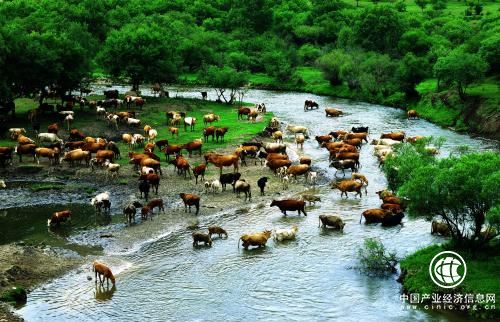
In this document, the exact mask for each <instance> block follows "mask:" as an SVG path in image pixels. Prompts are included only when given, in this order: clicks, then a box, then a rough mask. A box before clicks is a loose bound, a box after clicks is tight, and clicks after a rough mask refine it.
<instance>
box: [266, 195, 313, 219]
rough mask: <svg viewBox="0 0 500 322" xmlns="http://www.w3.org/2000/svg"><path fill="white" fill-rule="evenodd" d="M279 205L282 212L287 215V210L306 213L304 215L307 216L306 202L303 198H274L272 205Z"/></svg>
mask: <svg viewBox="0 0 500 322" xmlns="http://www.w3.org/2000/svg"><path fill="white" fill-rule="evenodd" d="M273 206H277V207H278V208H279V209H280V210H281V212H282V213H283V214H284V215H285V216H286V212H287V211H295V210H297V211H298V212H299V216H300V212H303V213H304V216H307V213H306V211H305V206H306V202H305V201H304V200H301V199H284V200H273V201H272V202H271V205H270V207H273Z"/></svg>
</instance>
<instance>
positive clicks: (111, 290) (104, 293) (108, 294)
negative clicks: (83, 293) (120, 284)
mask: <svg viewBox="0 0 500 322" xmlns="http://www.w3.org/2000/svg"><path fill="white" fill-rule="evenodd" d="M115 292H116V286H115V285H112V286H111V287H110V286H109V285H106V286H102V285H101V284H99V283H97V281H96V284H95V291H94V297H95V299H96V300H97V301H101V302H105V301H109V300H111V299H112V298H113V294H115Z"/></svg>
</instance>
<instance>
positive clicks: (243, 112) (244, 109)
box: [238, 107, 250, 120]
mask: <svg viewBox="0 0 500 322" xmlns="http://www.w3.org/2000/svg"><path fill="white" fill-rule="evenodd" d="M248 114H250V109H249V108H248V107H240V108H239V109H238V120H239V119H243V115H247V116H248Z"/></svg>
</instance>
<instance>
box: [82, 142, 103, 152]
mask: <svg viewBox="0 0 500 322" xmlns="http://www.w3.org/2000/svg"><path fill="white" fill-rule="evenodd" d="M105 149H106V143H104V142H102V143H85V145H84V146H83V147H82V150H83V151H89V152H90V153H97V151H99V150H105Z"/></svg>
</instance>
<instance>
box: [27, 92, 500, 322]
mask: <svg viewBox="0 0 500 322" xmlns="http://www.w3.org/2000/svg"><path fill="white" fill-rule="evenodd" d="M178 95H182V96H185V97H197V98H198V97H200V96H201V95H200V94H199V92H185V93H183V92H179V93H178ZM211 95H212V96H211ZM209 98H211V99H213V98H214V97H213V91H212V92H210V93H209ZM305 99H313V100H315V101H317V102H318V103H319V105H320V107H321V108H320V109H319V110H313V111H308V112H303V107H302V104H303V102H304V100H305ZM245 100H246V101H251V102H264V103H266V106H267V108H268V110H270V111H272V112H274V113H275V115H276V116H277V117H278V118H279V119H280V120H281V121H282V122H285V123H287V124H301V125H305V126H307V127H308V128H309V129H310V135H311V139H309V140H307V141H306V144H305V146H304V154H306V155H308V156H311V157H312V158H313V160H314V168H315V169H318V170H321V171H322V172H323V175H325V176H327V177H328V180H324V182H327V181H330V180H331V179H333V177H334V176H333V173H334V171H333V170H332V168H328V154H327V153H326V151H325V150H323V149H321V148H320V147H318V144H317V143H316V141H315V140H314V139H313V136H315V135H321V134H326V133H328V132H330V131H332V130H336V129H350V128H351V127H352V126H358V125H363V126H369V128H370V136H371V137H372V138H378V137H379V135H380V133H381V132H388V131H391V130H398V129H401V130H404V131H406V133H407V135H409V136H413V135H425V136H431V135H432V136H436V137H439V136H442V137H445V138H446V142H445V143H444V145H443V147H442V149H441V156H446V155H448V154H449V153H450V152H451V151H453V149H454V148H455V147H457V146H460V145H468V146H471V147H473V149H474V150H485V149H496V148H497V147H498V146H497V144H498V143H497V142H495V141H489V140H484V139H480V138H471V137H469V136H467V135H461V134H457V133H455V132H452V131H450V130H447V129H442V128H440V127H438V126H435V125H433V124H431V123H428V122H426V121H424V120H411V121H409V120H407V119H406V117H405V113H404V112H403V111H401V110H397V109H393V108H388V107H383V106H377V105H372V104H365V103H359V102H352V101H347V100H339V99H334V98H329V97H321V96H315V95H311V94H302V93H282V92H272V91H260V90H252V91H249V93H248V94H247V95H246V97H245ZM328 106H331V107H335V108H339V109H342V110H343V111H344V113H345V116H343V117H340V118H326V117H325V114H324V111H323V109H324V108H325V107H328ZM360 161H361V164H362V168H361V169H360V172H361V173H363V174H365V175H366V176H367V177H368V180H369V182H370V184H369V186H368V195H367V196H365V195H363V198H361V199H360V198H353V196H352V195H351V196H350V197H349V199H345V198H344V199H341V198H340V194H339V192H338V191H337V190H331V189H330V188H329V186H328V184H326V183H325V184H324V185H320V186H318V195H319V196H320V197H321V199H322V202H321V203H318V204H317V206H313V207H309V208H308V216H307V217H304V216H300V217H298V216H297V215H296V213H293V214H290V215H289V216H288V217H284V216H282V214H281V213H280V212H279V211H278V210H277V208H269V207H268V206H267V205H266V206H265V207H264V208H262V209H257V208H252V209H251V210H250V211H249V212H248V213H243V214H236V213H235V212H234V210H232V209H225V210H224V212H221V213H218V214H216V215H213V216H212V217H210V218H204V221H203V226H205V225H208V224H211V223H217V224H219V225H221V226H222V227H224V228H225V229H227V230H228V232H229V238H228V239H215V240H214V244H213V246H212V247H211V248H205V247H200V248H193V246H192V239H191V237H190V233H189V231H187V230H186V229H184V228H180V227H179V228H174V227H178V226H173V227H172V228H170V230H169V231H166V232H165V234H163V235H162V236H163V237H161V238H158V239H156V240H152V241H151V242H148V243H143V244H142V245H141V246H140V247H137V248H135V249H134V251H123V252H120V251H115V250H114V251H113V252H111V251H109V252H108V253H107V254H106V255H105V256H103V257H102V258H101V260H102V261H104V262H106V263H108V264H110V265H111V266H112V267H113V269H114V271H115V273H116V275H117V287H116V289H112V290H110V291H108V292H104V293H101V292H97V291H96V289H95V287H94V283H93V282H90V281H88V280H87V277H88V276H89V275H92V273H91V272H90V264H89V265H87V266H85V267H83V268H82V269H79V270H77V271H73V272H69V273H68V274H66V275H64V276H62V277H61V278H59V279H57V280H54V281H52V282H50V283H48V284H46V285H44V286H42V287H39V288H37V289H35V290H34V291H33V292H32V293H30V295H29V297H28V303H27V304H26V306H24V307H23V308H21V309H20V310H19V311H18V312H19V313H20V314H21V315H22V316H23V317H24V318H25V319H27V320H28V321H38V320H41V321H65V320H79V321H167V320H168V321H200V320H204V321H205V320H207V321H217V320H219V321H243V320H245V321H258V320H263V321H294V320H300V321H326V320H342V321H448V320H449V321H451V320H454V321H456V317H453V318H452V317H448V316H446V315H443V314H439V313H430V312H427V311H424V310H403V309H402V308H401V302H400V300H399V296H400V289H401V285H400V284H399V283H398V282H396V280H395V279H396V277H397V276H390V277H387V278H379V277H369V276H366V275H364V274H362V273H360V272H359V271H358V270H357V269H355V266H356V265H357V261H356V252H357V249H358V248H359V247H360V246H361V245H362V243H363V240H364V239H365V238H368V237H378V238H380V239H381V240H382V242H383V243H384V244H385V245H386V247H387V248H388V249H389V250H395V251H396V252H397V254H398V255H399V256H404V255H406V254H408V253H411V252H413V251H415V250H417V249H419V248H421V247H424V246H426V245H429V244H432V243H439V242H441V241H443V239H442V238H440V237H435V236H432V235H431V234H430V223H429V222H426V221H424V220H421V219H412V218H408V216H407V217H406V218H405V219H404V226H402V227H401V226H398V227H393V228H383V227H381V226H379V225H365V224H359V218H360V214H361V212H362V211H363V210H365V209H368V208H377V207H378V206H379V205H380V201H379V199H378V196H377V195H376V194H375V191H378V190H380V189H383V188H384V187H385V186H386V180H385V178H384V176H383V175H382V173H381V171H380V169H379V168H378V162H377V160H376V158H375V157H374V156H373V147H372V146H370V145H366V144H365V145H364V146H363V148H362V151H361V160H360ZM257 171H263V172H265V173H266V174H268V170H260V168H259V170H257ZM272 180H274V178H272ZM320 214H339V215H340V216H341V217H342V218H344V221H345V222H346V226H345V228H344V232H343V233H339V232H336V231H330V230H327V229H321V228H318V215H320ZM292 224H297V225H298V226H299V233H298V238H297V239H296V240H295V241H291V242H288V243H280V244H276V243H274V242H273V241H272V240H270V241H269V242H268V245H267V247H266V248H265V249H256V250H249V251H244V250H242V249H241V248H238V246H237V244H238V237H239V236H240V235H241V234H243V233H246V232H255V231H261V230H264V229H271V228H280V227H289V226H291V225H292Z"/></svg>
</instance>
